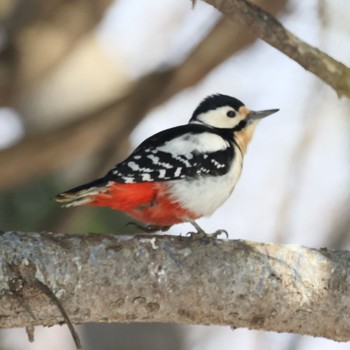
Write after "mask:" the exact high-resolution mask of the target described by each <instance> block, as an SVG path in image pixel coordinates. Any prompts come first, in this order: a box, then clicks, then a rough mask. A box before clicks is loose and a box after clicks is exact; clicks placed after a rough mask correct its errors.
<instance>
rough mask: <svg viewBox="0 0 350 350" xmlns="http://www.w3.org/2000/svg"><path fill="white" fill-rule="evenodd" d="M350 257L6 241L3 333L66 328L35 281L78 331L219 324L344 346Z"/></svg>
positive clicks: (180, 241) (158, 242)
mask: <svg viewBox="0 0 350 350" xmlns="http://www.w3.org/2000/svg"><path fill="white" fill-rule="evenodd" d="M349 256H350V255H349V252H346V251H336V250H332V251H331V250H327V249H320V250H316V249H309V248H305V247H301V246H297V245H281V244H262V243H255V242H248V241H239V240H238V241H229V240H213V239H201V240H192V239H191V238H184V237H172V236H136V237H134V238H132V237H125V236H124V237H118V236H113V235H108V234H87V235H79V234H52V233H24V232H4V233H2V234H1V235H0V257H1V259H0V274H1V279H0V290H1V293H0V315H1V317H0V327H24V326H27V325H28V324H34V325H39V324H41V325H53V324H57V323H62V322H63V319H62V316H61V314H60V313H59V311H58V310H57V307H56V305H53V303H52V301H51V300H50V298H48V297H47V295H45V294H44V293H41V292H40V290H38V288H37V287H36V281H37V280H40V281H41V282H42V283H44V284H45V285H46V286H48V287H49V288H50V289H51V290H52V291H53V292H54V294H55V295H56V297H57V298H58V299H59V300H60V303H61V304H62V305H63V307H64V308H65V310H66V312H67V314H68V315H69V317H70V319H71V320H72V322H74V323H84V322H112V321H114V322H145V321H146V322H175V323H186V324H212V325H214V324H216V325H230V326H232V327H235V328H236V327H248V328H253V329H261V330H270V331H277V332H292V333H298V334H309V335H313V336H321V337H326V338H330V339H334V340H341V341H345V340H349V339H350V334H349V328H350V318H349V313H348V311H347V310H348V308H349V304H350V293H349V290H350V257H349ZM14 285H15V286H16V293H14V292H13V290H14V289H13V286H14ZM11 286H12V287H11ZM18 294H20V295H21V297H22V298H23V299H24V300H25V303H26V305H27V306H28V307H29V308H30V309H31V311H32V313H33V314H34V315H35V319H34V320H33V318H32V316H31V315H30V313H28V311H27V310H26V308H24V307H23V303H21V302H19V301H18Z"/></svg>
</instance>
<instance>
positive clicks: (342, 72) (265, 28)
mask: <svg viewBox="0 0 350 350" xmlns="http://www.w3.org/2000/svg"><path fill="white" fill-rule="evenodd" d="M204 1H205V2H207V3H209V4H211V5H213V6H214V7H216V8H217V9H218V10H220V11H221V12H222V13H223V14H225V15H226V16H228V17H229V18H230V19H232V20H233V21H235V22H237V21H238V22H240V23H242V24H244V25H246V26H247V27H248V28H249V29H250V30H252V31H253V32H254V33H255V34H256V35H257V36H258V37H260V38H261V39H263V40H265V41H266V42H267V43H269V44H270V45H272V46H273V47H275V48H276V49H278V50H280V51H281V52H283V53H284V54H286V55H287V56H289V57H290V58H292V59H293V60H294V61H296V62H298V63H299V64H300V65H301V66H302V67H304V68H305V69H306V70H308V71H310V72H312V73H314V74H315V75H316V76H317V77H319V78H320V79H321V80H323V81H324V82H325V83H326V84H328V85H330V86H331V87H332V88H333V89H334V90H335V91H336V92H337V94H338V95H345V96H347V97H350V69H349V68H348V67H347V66H345V65H344V64H342V63H340V62H338V61H336V60H335V59H333V58H332V57H330V56H328V55H327V54H325V53H324V52H322V51H320V50H319V49H317V48H315V47H312V46H310V45H308V44H307V43H305V42H304V41H302V40H300V39H299V38H298V37H296V36H295V35H294V34H292V33H291V32H289V31H288V30H287V29H285V28H284V27H283V26H282V24H281V23H280V22H279V21H277V20H276V18H275V17H274V16H272V15H271V14H270V13H268V12H266V11H264V10H262V9H261V8H260V7H258V6H257V5H254V4H252V3H251V2H249V1H246V0H204Z"/></svg>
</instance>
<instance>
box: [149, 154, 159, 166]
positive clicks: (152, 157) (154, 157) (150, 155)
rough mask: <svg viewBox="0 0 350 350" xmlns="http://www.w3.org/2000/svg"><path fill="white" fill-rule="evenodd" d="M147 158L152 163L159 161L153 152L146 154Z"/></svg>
mask: <svg viewBox="0 0 350 350" xmlns="http://www.w3.org/2000/svg"><path fill="white" fill-rule="evenodd" d="M147 158H149V159H150V160H151V161H152V163H153V164H158V163H159V157H157V156H155V155H153V154H149V155H148V156H147Z"/></svg>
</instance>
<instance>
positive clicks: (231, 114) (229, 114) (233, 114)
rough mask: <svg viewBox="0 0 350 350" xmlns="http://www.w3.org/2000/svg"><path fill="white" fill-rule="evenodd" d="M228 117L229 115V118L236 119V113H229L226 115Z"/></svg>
mask: <svg viewBox="0 0 350 350" xmlns="http://www.w3.org/2000/svg"><path fill="white" fill-rule="evenodd" d="M226 115H227V116H228V117H229V118H234V117H235V116H236V112H234V111H228V112H227V113H226Z"/></svg>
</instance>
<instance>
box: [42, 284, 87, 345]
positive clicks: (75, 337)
mask: <svg viewBox="0 0 350 350" xmlns="http://www.w3.org/2000/svg"><path fill="white" fill-rule="evenodd" d="M35 285H36V286H37V287H38V288H39V289H40V290H41V291H42V292H43V293H44V294H45V295H47V296H48V297H49V299H50V300H51V301H52V302H53V303H54V304H55V305H56V306H57V308H58V309H59V310H60V313H61V314H62V317H63V318H64V321H65V322H66V324H67V326H68V329H69V331H70V334H71V335H72V338H73V341H74V344H75V347H76V348H77V349H79V350H81V349H82V346H81V342H80V338H79V334H78V332H77V331H76V330H75V328H74V326H73V324H72V322H71V320H70V318H69V316H68V314H67V312H66V310H65V309H64V307H63V305H62V304H61V302H60V301H59V299H58V298H57V297H56V295H55V294H54V293H53V291H52V290H51V289H50V288H49V287H48V286H47V285H46V284H44V283H43V282H41V281H39V280H38V279H36V280H35Z"/></svg>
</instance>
